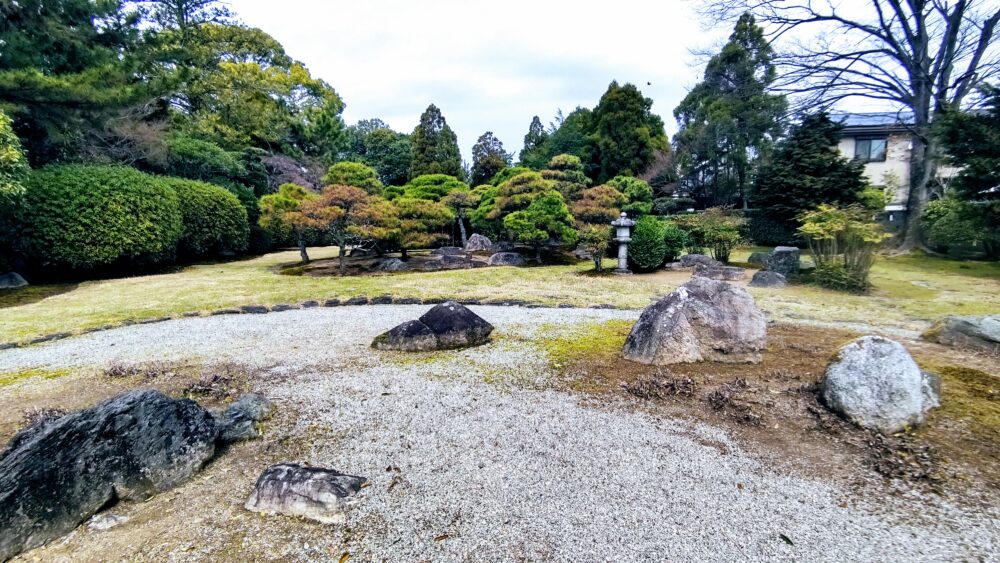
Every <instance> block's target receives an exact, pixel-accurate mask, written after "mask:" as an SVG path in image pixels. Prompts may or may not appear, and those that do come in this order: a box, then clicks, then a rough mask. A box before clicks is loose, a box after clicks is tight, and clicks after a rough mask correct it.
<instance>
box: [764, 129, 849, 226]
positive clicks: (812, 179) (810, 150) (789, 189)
mask: <svg viewBox="0 0 1000 563" xmlns="http://www.w3.org/2000/svg"><path fill="white" fill-rule="evenodd" d="M840 130H841V126H840V125H839V124H837V123H834V122H833V121H831V120H830V118H829V116H827V115H826V114H825V113H822V112H821V113H816V114H812V115H809V116H807V117H806V118H805V119H803V120H802V123H800V124H799V125H796V126H794V127H792V129H791V131H790V132H789V135H788V137H787V138H785V139H783V140H782V141H781V142H779V143H778V144H777V146H776V147H775V150H774V156H773V158H772V159H771V163H770V164H768V165H766V166H764V167H762V168H761V170H760V173H759V174H758V175H757V182H756V184H755V186H754V194H753V203H754V206H755V207H757V208H760V209H761V210H762V211H763V212H764V213H766V214H767V215H768V216H769V217H770V218H771V219H774V220H776V221H779V222H782V223H784V224H786V225H789V226H797V222H796V217H797V216H798V215H799V214H800V213H802V212H804V211H809V210H812V209H814V208H815V207H816V206H818V205H819V204H821V203H827V204H837V205H841V206H844V205H850V204H852V203H857V202H858V201H859V196H860V195H861V192H862V191H863V190H864V189H865V187H866V186H867V180H866V179H865V176H864V165H863V164H862V163H861V162H858V161H851V160H848V159H846V158H844V157H843V156H841V155H840V153H839V152H838V151H837V142H838V141H839V140H840Z"/></svg>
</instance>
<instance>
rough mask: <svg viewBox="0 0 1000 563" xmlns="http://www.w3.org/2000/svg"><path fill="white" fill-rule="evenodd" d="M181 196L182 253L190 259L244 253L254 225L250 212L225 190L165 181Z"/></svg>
mask: <svg viewBox="0 0 1000 563" xmlns="http://www.w3.org/2000/svg"><path fill="white" fill-rule="evenodd" d="M164 181H166V182H167V184H169V185H170V187H172V188H173V189H174V191H176V192H177V199H178V202H179V204H180V208H181V216H182V217H183V222H184V232H183V234H182V235H181V240H180V246H179V248H178V250H179V251H180V252H181V253H182V254H185V255H190V256H211V255H217V254H222V253H226V252H243V251H244V250H246V248H247V243H248V237H249V235H250V224H249V223H248V222H247V211H246V209H245V208H244V207H243V204H242V203H240V200H239V199H237V197H236V196H235V195H233V194H232V193H230V192H229V191H228V190H226V189H225V188H222V187H219V186H213V185H212V184H207V183H205V182H199V181H197V180H185V179H183V178H165V179H164Z"/></svg>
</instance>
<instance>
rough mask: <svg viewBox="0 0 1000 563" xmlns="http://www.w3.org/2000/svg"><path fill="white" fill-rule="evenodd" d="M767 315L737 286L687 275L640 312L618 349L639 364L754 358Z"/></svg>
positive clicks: (760, 346) (746, 360)
mask: <svg viewBox="0 0 1000 563" xmlns="http://www.w3.org/2000/svg"><path fill="white" fill-rule="evenodd" d="M766 345H767V319H766V318H765V317H764V313H762V312H761V311H760V309H758V308H757V305H756V304H755V303H754V300H753V297H752V296H751V295H750V294H749V293H747V291H746V290H745V289H743V288H742V287H740V286H737V285H734V284H731V283H727V282H720V281H715V280H711V279H708V278H703V277H693V278H691V281H689V282H687V283H686V284H684V285H682V286H681V287H679V288H677V290H676V291H674V292H673V293H671V294H670V295H668V296H667V297H665V298H663V299H661V300H660V301H658V302H656V303H653V304H652V305H650V306H649V307H646V309H645V310H644V311H643V312H642V315H641V316H640V317H639V321H638V322H636V324H635V325H634V326H633V327H632V332H631V333H629V335H628V339H627V340H626V341H625V347H624V349H623V350H622V354H623V355H624V357H625V358H626V359H628V360H632V361H634V362H639V363H643V364H655V365H667V364H679V363H692V362H702V361H712V362H730V363H757V362H760V353H761V350H763V349H764V347H765V346H766Z"/></svg>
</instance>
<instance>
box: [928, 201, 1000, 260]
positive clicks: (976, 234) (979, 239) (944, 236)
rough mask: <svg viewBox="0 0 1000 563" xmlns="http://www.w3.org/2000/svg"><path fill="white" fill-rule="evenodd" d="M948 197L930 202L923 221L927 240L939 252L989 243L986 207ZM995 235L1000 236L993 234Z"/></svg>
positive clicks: (989, 235) (952, 251)
mask: <svg viewBox="0 0 1000 563" xmlns="http://www.w3.org/2000/svg"><path fill="white" fill-rule="evenodd" d="M980 207H981V206H977V205H975V204H971V203H966V202H963V201H960V200H958V199H954V198H950V197H946V198H943V199H938V200H935V201H932V202H930V203H928V204H927V207H926V208H924V214H923V216H922V217H921V222H922V224H923V227H924V232H925V233H927V242H928V244H930V246H931V248H932V249H934V250H936V251H938V252H951V253H954V252H955V251H956V250H958V249H962V248H965V249H970V248H975V247H976V246H979V245H982V246H984V247H985V246H986V245H987V243H988V242H989V241H990V239H991V232H990V228H989V225H988V224H987V221H986V216H987V215H986V213H983V211H985V210H986V209H985V207H983V208H982V209H981V208H980ZM992 238H996V237H995V236H993V237H992Z"/></svg>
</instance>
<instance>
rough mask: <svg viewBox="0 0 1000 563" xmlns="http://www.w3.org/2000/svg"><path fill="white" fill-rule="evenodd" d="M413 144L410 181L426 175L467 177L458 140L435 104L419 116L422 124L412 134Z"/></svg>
mask: <svg viewBox="0 0 1000 563" xmlns="http://www.w3.org/2000/svg"><path fill="white" fill-rule="evenodd" d="M410 142H411V143H412V148H411V160H410V178H416V177H417V176H423V175H424V174H447V175H449V176H455V177H458V178H462V177H464V176H465V172H464V170H463V169H462V156H461V154H460V153H459V150H458V138H457V137H456V136H455V132H454V131H452V130H451V127H449V126H448V122H447V121H445V118H444V116H443V115H441V110H439V109H438V108H437V106H435V105H434V104H431V105H429V106H427V110H425V111H424V113H423V114H422V115H421V116H420V124H419V125H417V127H416V129H414V130H413V135H411V137H410Z"/></svg>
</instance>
